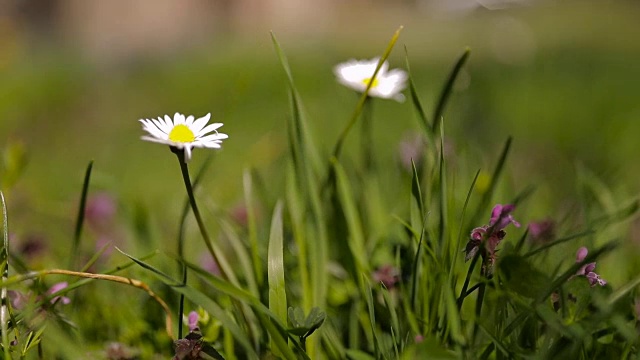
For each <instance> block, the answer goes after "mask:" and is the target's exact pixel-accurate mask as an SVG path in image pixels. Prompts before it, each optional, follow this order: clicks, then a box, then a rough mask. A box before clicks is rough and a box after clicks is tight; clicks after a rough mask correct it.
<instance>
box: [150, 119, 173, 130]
mask: <svg viewBox="0 0 640 360" xmlns="http://www.w3.org/2000/svg"><path fill="white" fill-rule="evenodd" d="M151 121H153V123H154V124H155V125H156V127H157V128H158V130H160V131H162V132H163V133H165V134H168V133H169V131H170V130H169V131H167V125H166V124H165V123H164V121H162V119H160V120H151Z"/></svg>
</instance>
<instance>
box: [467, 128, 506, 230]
mask: <svg viewBox="0 0 640 360" xmlns="http://www.w3.org/2000/svg"><path fill="white" fill-rule="evenodd" d="M511 141H512V139H511V137H509V138H507V141H506V142H505V144H504V147H503V148H502V152H501V153H500V158H499V159H498V163H497V164H496V167H495V169H494V170H493V175H492V176H491V182H490V183H489V187H488V189H487V191H486V192H485V193H484V194H483V195H482V200H481V201H480V204H479V205H478V208H477V209H476V213H475V214H474V216H473V218H472V222H473V223H476V222H478V220H479V219H480V218H481V217H482V216H483V215H484V213H485V212H486V209H487V206H488V205H489V202H490V201H491V199H492V198H493V193H494V191H495V189H496V186H497V185H498V179H499V178H500V175H501V174H502V171H503V170H504V165H505V163H506V161H507V156H508V155H509V150H510V149H511Z"/></svg>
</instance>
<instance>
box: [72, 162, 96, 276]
mask: <svg viewBox="0 0 640 360" xmlns="http://www.w3.org/2000/svg"><path fill="white" fill-rule="evenodd" d="M91 169H93V160H91V161H89V165H87V170H86V171H85V173H84V182H83V183H82V194H81V196H80V205H79V206H78V216H77V218H76V229H75V231H74V233H73V244H72V246H71V254H70V255H71V256H70V257H69V268H70V269H73V268H74V267H75V262H76V259H77V258H78V249H79V248H80V237H81V236H82V226H83V225H84V211H85V207H86V205H87V194H88V192H89V181H90V180H91Z"/></svg>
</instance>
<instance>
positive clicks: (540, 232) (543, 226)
mask: <svg viewBox="0 0 640 360" xmlns="http://www.w3.org/2000/svg"><path fill="white" fill-rule="evenodd" d="M529 235H530V236H531V240H532V241H534V242H546V241H549V240H551V239H553V238H554V237H555V236H556V223H555V221H553V220H552V219H545V220H541V221H535V222H532V223H530V224H529Z"/></svg>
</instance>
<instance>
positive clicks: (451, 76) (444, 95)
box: [431, 48, 471, 137]
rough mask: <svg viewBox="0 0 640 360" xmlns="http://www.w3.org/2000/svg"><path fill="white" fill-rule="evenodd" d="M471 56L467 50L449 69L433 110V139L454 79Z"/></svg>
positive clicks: (440, 121) (469, 50)
mask: <svg viewBox="0 0 640 360" xmlns="http://www.w3.org/2000/svg"><path fill="white" fill-rule="evenodd" d="M470 54H471V49H469V48H467V49H466V50H465V51H464V53H462V55H461V56H460V57H459V58H458V61H456V64H455V65H454V66H453V69H451V73H449V77H448V78H447V82H446V83H445V85H444V87H443V88H442V92H441V93H440V97H439V99H438V105H436V108H435V110H434V111H433V117H432V119H433V126H432V131H431V133H432V134H434V137H435V136H436V135H435V134H437V133H438V129H439V127H440V125H441V123H442V115H444V109H445V106H446V105H447V102H448V100H449V96H451V91H452V90H453V85H454V84H455V82H456V79H457V78H458V75H459V74H460V70H462V67H463V66H464V64H465V63H466V62H467V60H468V59H469V55H470Z"/></svg>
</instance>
